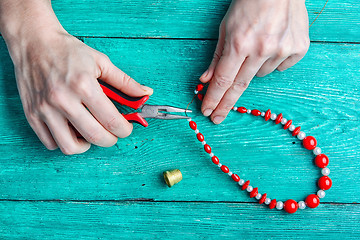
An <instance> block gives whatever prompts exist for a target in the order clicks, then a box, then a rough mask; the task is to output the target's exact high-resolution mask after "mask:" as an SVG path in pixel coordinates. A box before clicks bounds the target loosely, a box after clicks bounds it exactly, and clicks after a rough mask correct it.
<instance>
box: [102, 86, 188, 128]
mask: <svg viewBox="0 0 360 240" xmlns="http://www.w3.org/2000/svg"><path fill="white" fill-rule="evenodd" d="M98 81H99V84H100V86H101V88H102V90H103V91H104V93H105V95H106V96H108V97H109V98H110V99H112V100H114V101H115V102H117V103H119V104H121V105H124V106H128V107H130V108H132V109H135V110H137V109H139V110H140V112H135V113H129V114H123V117H124V118H125V119H126V120H128V121H129V122H135V123H138V124H141V125H142V126H144V127H147V126H148V125H149V124H148V123H147V121H146V120H145V118H156V119H164V120H171V119H188V118H189V117H188V116H184V115H176V114H170V113H169V112H177V113H182V112H183V113H186V112H191V110H186V109H182V108H177V107H172V106H166V105H148V104H145V102H146V101H147V100H149V96H143V97H130V96H128V95H126V94H124V93H123V92H120V91H119V90H118V89H116V88H114V87H113V86H111V85H109V84H107V83H105V82H103V81H101V80H98Z"/></svg>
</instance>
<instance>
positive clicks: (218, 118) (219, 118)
mask: <svg viewBox="0 0 360 240" xmlns="http://www.w3.org/2000/svg"><path fill="white" fill-rule="evenodd" d="M224 119H225V118H224V117H220V116H216V117H214V120H213V122H214V123H215V124H219V123H221V122H222V121H224Z"/></svg>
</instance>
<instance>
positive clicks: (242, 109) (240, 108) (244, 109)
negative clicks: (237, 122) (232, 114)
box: [237, 107, 247, 113]
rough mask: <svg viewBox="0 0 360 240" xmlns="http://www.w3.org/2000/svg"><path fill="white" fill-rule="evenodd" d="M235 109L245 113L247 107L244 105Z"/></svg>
mask: <svg viewBox="0 0 360 240" xmlns="http://www.w3.org/2000/svg"><path fill="white" fill-rule="evenodd" d="M237 111H238V112H239V113H246V111H247V109H246V108H244V107H239V108H238V109H237Z"/></svg>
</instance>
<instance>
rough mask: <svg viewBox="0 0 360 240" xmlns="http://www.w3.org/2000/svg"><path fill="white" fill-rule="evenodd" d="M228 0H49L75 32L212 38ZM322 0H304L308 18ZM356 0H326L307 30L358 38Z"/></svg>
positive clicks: (331, 37)
mask: <svg viewBox="0 0 360 240" xmlns="http://www.w3.org/2000/svg"><path fill="white" fill-rule="evenodd" d="M230 2H231V1H230V0H226V1H203V0H197V1H193V0H180V1H179V0H177V1H173V0H163V1H157V0H149V1H143V0H122V1H113V0H103V1H94V0H92V1H89V0H81V1H74V0H66V1H53V2H52V4H53V6H54V9H55V12H56V14H57V16H58V18H59V19H60V22H61V23H62V24H63V25H64V27H65V28H66V29H67V30H68V31H70V33H72V34H74V35H79V36H98V37H100V36H101V37H137V38H138V37H141V38H143V37H145V38H201V39H209V38H211V39H216V38H217V34H218V31H217V30H218V26H219V23H220V21H221V19H222V18H223V16H224V15H225V12H226V10H227V8H228V5H229V3H230ZM324 3H325V0H311V1H310V0H308V1H306V5H307V8H308V13H309V20H310V22H312V20H314V19H315V17H316V16H317V15H318V12H319V11H320V10H321V9H322V7H323V5H324ZM359 12H360V5H359V4H358V0H346V1H340V0H337V1H334V0H333V1H329V3H328V5H327V7H326V9H325V11H324V12H323V14H322V15H321V16H320V17H319V18H318V20H317V22H316V23H315V24H314V25H313V26H312V27H311V29H310V36H311V40H313V41H340V42H359V35H360V28H359Z"/></svg>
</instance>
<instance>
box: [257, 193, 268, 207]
mask: <svg viewBox="0 0 360 240" xmlns="http://www.w3.org/2000/svg"><path fill="white" fill-rule="evenodd" d="M266 196H267V194H266V193H264V194H263V195H262V196H261V198H260V200H259V204H263V203H264V202H265V199H266Z"/></svg>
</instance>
